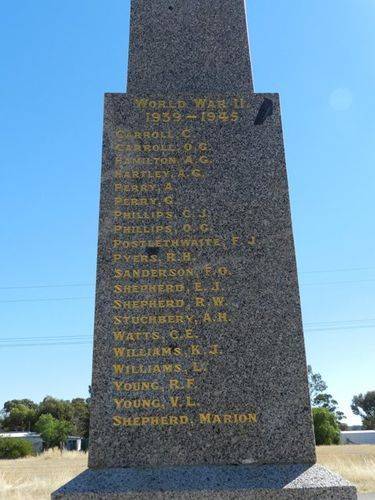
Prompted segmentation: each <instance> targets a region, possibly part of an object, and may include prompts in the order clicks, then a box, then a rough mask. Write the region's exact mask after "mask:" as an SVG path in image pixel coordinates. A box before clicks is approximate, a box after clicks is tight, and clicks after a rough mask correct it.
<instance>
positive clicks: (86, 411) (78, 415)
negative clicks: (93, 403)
mask: <svg viewBox="0 0 375 500" xmlns="http://www.w3.org/2000/svg"><path fill="white" fill-rule="evenodd" d="M89 403H90V400H89V399H83V398H75V399H72V402H71V405H72V412H73V417H72V423H73V425H74V432H75V433H76V434H78V435H79V436H81V437H84V438H88V436H89V425H90V406H89Z"/></svg>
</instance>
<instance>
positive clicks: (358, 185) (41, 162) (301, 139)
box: [0, 0, 375, 423]
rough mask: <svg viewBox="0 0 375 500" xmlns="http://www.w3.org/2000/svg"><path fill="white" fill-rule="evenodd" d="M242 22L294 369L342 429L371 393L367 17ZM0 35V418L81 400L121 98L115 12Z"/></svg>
mask: <svg viewBox="0 0 375 500" xmlns="http://www.w3.org/2000/svg"><path fill="white" fill-rule="evenodd" d="M248 18H249V25H250V36H251V53H252V63H253V72H254V80H255V89H256V91H258V92H279V93H280V94H281V102H282V108H283V124H284V134H285V143H286V153H287V164H288V175H289V184H290V192H291V202H292V216H293V224H294V232H295V242H296V251H297V259H298V268H299V279H300V283H301V297H302V306H303V318H304V323H305V338H306V348H307V356H308V361H309V363H311V364H312V365H313V368H314V369H315V370H316V371H319V372H321V373H322V375H323V377H324V379H325V380H326V381H327V383H328V385H329V390H330V392H331V393H332V394H333V395H334V396H335V397H336V398H337V399H338V400H339V403H340V406H341V408H342V409H343V411H344V412H345V413H346V414H347V415H348V417H349V419H348V421H349V423H354V422H357V421H358V420H357V419H356V418H353V416H352V415H351V413H350V409H349V406H350V401H351V398H352V396H353V394H357V393H359V392H365V391H367V390H374V389H375V377H374V371H375V368H374V358H375V356H374V354H375V352H374V351H375V340H374V331H375V309H374V299H375V257H374V255H375V248H374V246H375V231H374V217H373V216H374V181H375V173H374V156H375V153H374V148H373V144H374V140H375V125H374V119H373V115H374V113H373V111H374V109H375V93H374V84H375V66H374V60H375V57H374V56H375V54H374V52H375V31H374V29H373V27H374V23H375V3H374V2H373V0H330V1H329V2H327V0H305V1H303V2H301V0H283V1H282V2H281V1H280V0H249V1H248ZM2 21H3V22H2V28H1V30H0V38H1V43H0V60H1V78H0V94H1V110H2V119H1V121H0V128H1V134H0V141H1V164H2V165H1V173H0V175H1V179H0V189H1V197H0V213H1V239H2V244H1V246H0V261H1V277H0V318H1V319H0V380H1V384H0V405H1V406H2V404H3V402H4V401H5V400H7V399H11V398H20V397H29V398H32V399H34V400H40V399H41V398H42V397H44V396H45V395H46V394H51V395H54V396H56V397H61V398H67V399H68V398H69V399H70V398H72V397H75V396H85V395H87V387H88V385H89V383H90V378H91V344H90V337H91V335H92V325H93V308H94V301H93V295H94V286H93V283H94V280H95V266H96V244H97V219H98V198H99V169H100V162H101V159H100V156H101V134H102V108H103V94H104V92H121V91H124V90H125V72H126V62H127V47H128V23H129V2H128V1H125V0H108V1H105V2H104V1H103V0H100V1H99V0H80V1H79V2H77V1H76V0H74V1H73V0H65V1H64V2H57V1H56V0H52V1H51V0H38V1H31V0H22V1H21V2H18V3H17V5H15V4H14V3H12V2H5V3H4V5H3V6H2ZM73 284H74V285H76V286H65V285H73ZM77 285H80V286H77ZM55 299H58V300H55ZM40 337H44V338H45V340H44V341H43V342H41V341H40V339H39V338H40ZM67 337H72V338H70V339H68V338H67ZM26 338H27V340H25V339H26ZM47 339H49V340H47ZM64 342H69V344H67V345H64V344H63V343H64ZM41 343H49V344H50V345H48V346H45V345H40V344H41ZM57 343H60V345H55V344H57ZM25 344H27V346H25Z"/></svg>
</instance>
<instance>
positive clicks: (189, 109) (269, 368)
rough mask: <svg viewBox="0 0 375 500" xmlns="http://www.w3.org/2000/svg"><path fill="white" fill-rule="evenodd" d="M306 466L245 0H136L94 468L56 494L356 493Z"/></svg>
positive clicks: (273, 108) (114, 153)
mask: <svg viewBox="0 0 375 500" xmlns="http://www.w3.org/2000/svg"><path fill="white" fill-rule="evenodd" d="M265 28H266V27H265ZM275 43H276V42H275ZM301 175H303V171H302V167H301ZM315 462H316V458H315V445H314V435H313V427H312V419H311V409H310V402H309V395H308V384H307V373H306V359H305V349H304V340H303V331H302V323H301V311H300V300H299V292H298V282H297V272H296V262H295V253H294V243H293V234H292V226H291V217H290V207H289V196H288V185H287V175H286V168H285V157H284V146H283V134H282V125H281V117H280V105H279V96H278V95H277V94H259V93H254V91H253V84H252V76H251V65H250V57H249V45H248V36H247V26H246V16H245V6H244V0H132V2H131V35H130V50H129V66H128V84H127V93H126V94H124V93H116V94H114V93H110V94H106V96H105V111H104V138H103V164H102V181H101V201H100V222H99V246H98V267H97V287H96V312H95V337H94V357H93V378H92V409H91V427H90V450H89V469H88V470H87V471H85V472H84V473H82V474H81V475H79V476H78V477H76V478H75V479H73V480H72V481H71V482H70V483H68V484H67V485H65V486H63V487H62V488H60V489H59V490H58V491H57V492H55V493H53V495H52V497H53V498H54V499H81V498H82V499H122V498H128V499H206V498H207V499H211V498H215V499H240V498H244V499H245V498H246V499H247V498H249V499H278V498H280V499H281V498H285V499H289V498H293V499H305V498H306V499H315V498H319V499H348V500H349V499H354V498H356V491H355V488H354V487H353V486H351V485H349V484H348V483H347V482H346V481H343V480H342V479H341V478H339V477H338V476H337V475H335V474H333V473H331V472H329V471H328V470H326V469H324V468H323V467H321V466H318V465H316V464H315Z"/></svg>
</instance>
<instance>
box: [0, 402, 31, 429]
mask: <svg viewBox="0 0 375 500" xmlns="http://www.w3.org/2000/svg"><path fill="white" fill-rule="evenodd" d="M4 408H5V405H4ZM7 409H8V411H7V413H5V411H4V410H3V414H4V413H5V416H4V417H3V419H2V422H1V426H2V428H3V429H4V430H8V431H30V430H31V429H32V428H33V426H34V424H35V422H36V420H37V415H36V411H35V409H34V408H32V407H29V406H26V405H25V404H21V403H15V404H12V405H8V406H7Z"/></svg>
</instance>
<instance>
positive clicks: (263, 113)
mask: <svg viewBox="0 0 375 500" xmlns="http://www.w3.org/2000/svg"><path fill="white" fill-rule="evenodd" d="M272 115H273V102H272V101H271V99H268V98H267V97H265V98H264V100H263V102H262V105H261V107H260V108H259V111H258V114H257V117H256V118H255V120H254V125H263V123H264V122H265V121H266V119H267V117H268V116H272Z"/></svg>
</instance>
